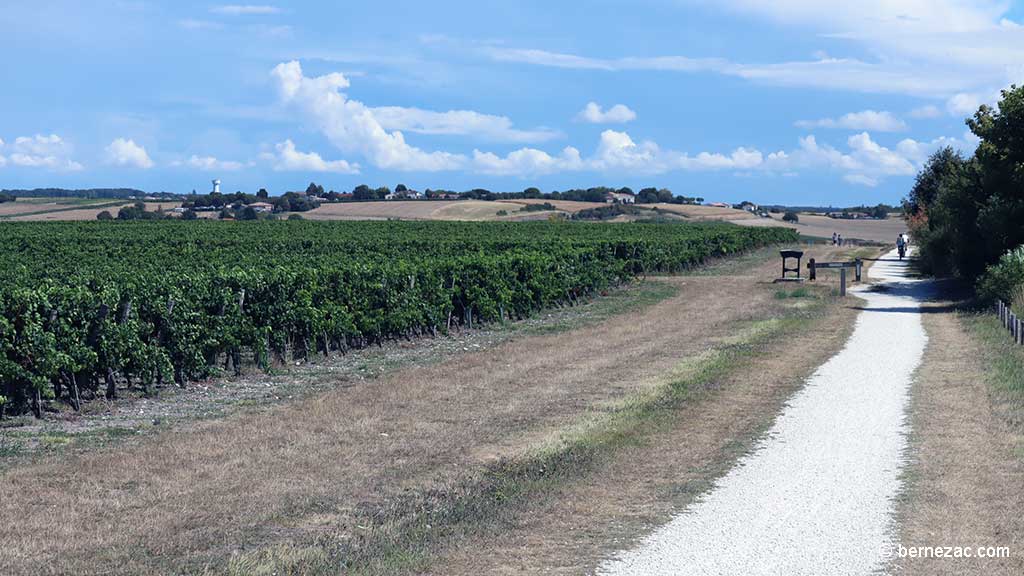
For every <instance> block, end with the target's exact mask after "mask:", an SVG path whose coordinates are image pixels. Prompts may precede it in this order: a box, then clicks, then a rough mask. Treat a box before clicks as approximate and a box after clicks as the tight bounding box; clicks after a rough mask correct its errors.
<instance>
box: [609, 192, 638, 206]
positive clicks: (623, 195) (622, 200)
mask: <svg viewBox="0 0 1024 576" xmlns="http://www.w3.org/2000/svg"><path fill="white" fill-rule="evenodd" d="M604 201H605V202H607V203H608V204H635V203H636V195H635V194H633V193H632V192H608V193H607V194H605V195H604Z"/></svg>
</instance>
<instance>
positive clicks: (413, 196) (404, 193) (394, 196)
mask: <svg viewBox="0 0 1024 576" xmlns="http://www.w3.org/2000/svg"><path fill="white" fill-rule="evenodd" d="M423 197H424V196H423V192H420V191H419V190H409V189H406V190H399V191H397V192H392V193H390V194H387V195H386V196H384V199H385V200H420V199H422V198H423Z"/></svg>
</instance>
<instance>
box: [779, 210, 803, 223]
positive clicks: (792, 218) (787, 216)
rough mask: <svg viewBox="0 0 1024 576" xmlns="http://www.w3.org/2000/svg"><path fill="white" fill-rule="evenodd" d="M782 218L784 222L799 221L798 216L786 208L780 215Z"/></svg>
mask: <svg viewBox="0 0 1024 576" xmlns="http://www.w3.org/2000/svg"><path fill="white" fill-rule="evenodd" d="M782 220H783V221H784V222H799V221H800V216H798V215H797V213H796V212H794V211H792V210H787V211H786V213H785V214H783V215H782Z"/></svg>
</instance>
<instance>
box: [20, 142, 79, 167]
mask: <svg viewBox="0 0 1024 576" xmlns="http://www.w3.org/2000/svg"><path fill="white" fill-rule="evenodd" d="M71 152H72V148H71V145H70V144H68V143H67V142H66V141H65V140H64V139H63V138H61V137H60V136H58V135H56V134H50V135H49V136H45V135H42V134H36V135H35V136H19V137H17V138H15V139H14V143H13V144H11V153H10V154H9V155H8V156H7V162H9V163H10V164H13V165H15V166H24V167H27V168H47V169H49V170H54V171H59V172H74V171H77V170H81V169H82V168H83V166H82V165H81V164H79V163H78V162H76V161H74V160H72V159H71V158H70V156H71Z"/></svg>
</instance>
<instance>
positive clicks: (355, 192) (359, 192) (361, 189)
mask: <svg viewBox="0 0 1024 576" xmlns="http://www.w3.org/2000/svg"><path fill="white" fill-rule="evenodd" d="M352 199H353V200H373V199H375V195H374V192H373V189H371V188H370V187H369V186H367V185H366V184H360V185H359V186H356V187H355V188H353V189H352Z"/></svg>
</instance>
